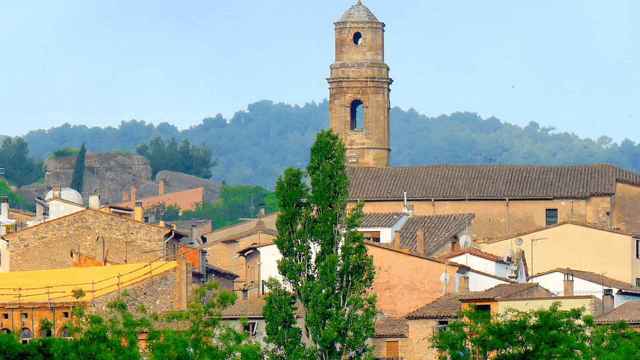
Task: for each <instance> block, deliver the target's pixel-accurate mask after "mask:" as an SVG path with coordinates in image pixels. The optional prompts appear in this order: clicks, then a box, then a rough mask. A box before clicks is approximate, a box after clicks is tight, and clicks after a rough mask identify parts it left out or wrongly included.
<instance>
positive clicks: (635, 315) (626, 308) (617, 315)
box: [596, 301, 640, 324]
mask: <svg viewBox="0 0 640 360" xmlns="http://www.w3.org/2000/svg"><path fill="white" fill-rule="evenodd" d="M619 321H624V322H627V323H635V324H638V323H640V301H628V302H626V303H624V304H622V305H620V306H618V307H617V308H615V309H613V310H611V311H609V312H607V313H604V314H602V315H600V316H599V317H597V318H596V322H598V323H615V322H619Z"/></svg>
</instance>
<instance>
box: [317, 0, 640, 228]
mask: <svg viewBox="0 0 640 360" xmlns="http://www.w3.org/2000/svg"><path fill="white" fill-rule="evenodd" d="M384 35H385V24H384V23H382V22H381V21H380V20H378V18H377V17H376V16H375V15H374V14H373V13H372V12H371V10H369V9H368V8H367V7H366V6H365V5H364V4H362V2H361V1H358V3H357V4H356V5H354V6H352V7H351V8H350V9H349V10H348V11H347V12H346V13H345V14H344V15H343V16H342V17H341V18H340V20H338V21H337V22H336V23H335V62H334V63H333V64H332V65H331V76H330V78H329V79H328V81H329V92H330V99H329V104H330V105H329V106H330V115H331V121H330V123H331V129H332V130H333V131H334V132H335V133H337V134H338V135H339V136H340V138H341V139H342V140H343V141H344V143H345V145H346V148H347V158H348V159H347V160H348V164H349V166H350V169H349V175H350V180H351V189H350V198H351V200H352V201H353V202H356V201H363V202H364V203H365V207H364V211H365V212H366V213H402V212H405V213H409V214H413V215H422V216H430V215H443V214H467V213H472V214H475V220H474V225H473V237H474V238H475V239H498V238H503V237H508V236H511V235H514V234H518V233H523V232H530V231H535V230H539V229H541V228H545V227H547V226H552V225H556V224H560V223H568V222H570V223H579V224H588V225H592V226H597V227H600V228H605V229H610V230H618V231H623V232H628V233H640V218H638V217H637V216H636V214H637V213H639V212H640V175H639V174H636V173H633V172H630V171H627V170H624V169H620V168H617V167H614V166H610V165H601V164H597V165H586V166H530V165H524V166H523V165H518V166H510V165H504V166H503V165H473V166H465V165H445V164H437V165H431V166H418V167H390V158H391V150H392V149H391V133H390V121H392V120H391V119H390V116H389V110H390V87H391V84H392V80H391V78H390V75H389V66H388V65H387V64H386V63H385V40H384ZM403 146H411V144H403Z"/></svg>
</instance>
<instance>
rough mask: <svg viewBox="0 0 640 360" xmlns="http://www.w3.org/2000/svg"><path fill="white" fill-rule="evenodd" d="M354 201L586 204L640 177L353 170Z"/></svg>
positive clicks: (490, 169) (568, 170)
mask: <svg viewBox="0 0 640 360" xmlns="http://www.w3.org/2000/svg"><path fill="white" fill-rule="evenodd" d="M349 177H350V180H351V183H350V198H351V199H352V200H402V199H403V194H404V192H406V193H407V198H408V199H409V200H419V199H437V200H452V199H460V200H462V199H505V198H509V199H530V198H587V197H590V196H597V195H612V194H614V193H615V184H616V182H623V183H629V184H633V185H640V175H639V174H636V173H634V172H631V171H627V170H623V169H620V168H617V167H614V166H611V165H586V166H497V165H434V166H424V167H388V168H358V167H354V168H349Z"/></svg>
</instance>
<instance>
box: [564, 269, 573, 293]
mask: <svg viewBox="0 0 640 360" xmlns="http://www.w3.org/2000/svg"><path fill="white" fill-rule="evenodd" d="M563 283H564V292H563V294H562V295H564V296H573V294H574V291H573V274H564V282H563Z"/></svg>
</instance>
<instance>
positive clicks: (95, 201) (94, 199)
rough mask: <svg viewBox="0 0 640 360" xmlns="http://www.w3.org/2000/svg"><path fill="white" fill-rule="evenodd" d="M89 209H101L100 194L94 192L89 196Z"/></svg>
mask: <svg viewBox="0 0 640 360" xmlns="http://www.w3.org/2000/svg"><path fill="white" fill-rule="evenodd" d="M89 209H93V210H100V195H98V194H93V195H91V196H89Z"/></svg>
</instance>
